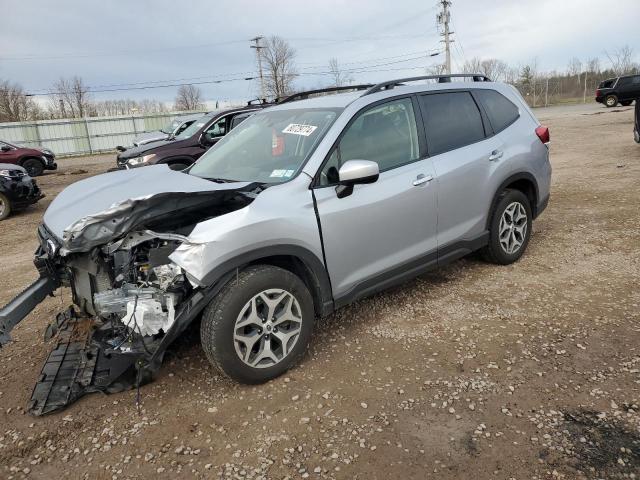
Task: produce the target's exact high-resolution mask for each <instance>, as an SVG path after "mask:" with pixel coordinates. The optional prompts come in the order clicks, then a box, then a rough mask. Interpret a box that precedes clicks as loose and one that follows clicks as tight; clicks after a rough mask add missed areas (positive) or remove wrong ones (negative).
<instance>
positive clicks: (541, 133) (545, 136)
mask: <svg viewBox="0 0 640 480" xmlns="http://www.w3.org/2000/svg"><path fill="white" fill-rule="evenodd" d="M536 135H537V136H538V138H539V139H540V141H541V142H542V143H544V144H545V145H547V144H548V143H549V141H550V140H551V135H550V134H549V128H548V127H543V126H542V125H540V126H539V127H538V128H536Z"/></svg>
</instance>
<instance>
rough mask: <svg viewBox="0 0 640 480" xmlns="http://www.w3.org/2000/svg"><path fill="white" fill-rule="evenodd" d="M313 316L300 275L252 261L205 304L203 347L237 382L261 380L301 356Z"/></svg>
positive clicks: (285, 369) (309, 332)
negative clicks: (251, 264)
mask: <svg viewBox="0 0 640 480" xmlns="http://www.w3.org/2000/svg"><path fill="white" fill-rule="evenodd" d="M314 317H315V313H314V308H313V299H312V297H311V294H310V293H309V290H308V289H307V287H306V285H305V284H304V282H302V280H301V279H300V278H299V277H297V276H296V275H294V274H293V273H291V272H289V271H288V270H284V269H282V268H279V267H274V266H271V265H256V266H252V267H249V268H247V269H246V270H243V271H241V272H240V273H239V274H238V275H237V277H236V278H233V279H232V280H231V281H229V283H228V284H227V285H225V286H224V287H223V289H222V290H221V291H220V293H219V294H218V295H217V296H216V298H215V299H214V300H213V301H212V302H211V303H210V304H209V305H208V306H207V308H206V309H205V311H204V314H203V316H202V323H201V327H200V338H201V341H202V347H203V349H204V351H205V353H206V355H207V358H208V359H209V361H210V362H211V363H212V364H213V365H214V366H215V367H217V368H218V369H219V370H220V371H222V372H223V373H224V374H225V375H227V376H229V377H231V378H232V379H234V380H236V381H238V382H241V383H251V384H254V383H263V382H266V381H268V380H270V379H272V378H275V377H277V376H279V375H281V374H282V373H284V372H285V371H287V370H288V369H289V368H291V367H292V366H294V365H295V364H296V363H297V362H298V361H299V360H300V358H301V357H302V355H303V354H304V352H305V350H306V348H307V345H308V344H309V340H310V339H311V334H312V331H313V323H314V320H315V318H314Z"/></svg>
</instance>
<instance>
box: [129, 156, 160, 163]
mask: <svg viewBox="0 0 640 480" xmlns="http://www.w3.org/2000/svg"><path fill="white" fill-rule="evenodd" d="M155 156H156V155H155V153H151V154H149V155H143V156H142V157H134V158H130V159H129V160H127V163H128V164H129V165H140V164H142V163H147V162H149V161H151V160H153V159H154V158H155Z"/></svg>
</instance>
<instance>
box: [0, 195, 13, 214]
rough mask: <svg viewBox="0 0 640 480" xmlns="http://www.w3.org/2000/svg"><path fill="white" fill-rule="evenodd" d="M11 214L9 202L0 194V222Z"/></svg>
mask: <svg viewBox="0 0 640 480" xmlns="http://www.w3.org/2000/svg"><path fill="white" fill-rule="evenodd" d="M10 213H11V202H10V201H9V199H8V198H7V196H6V195H3V194H2V193H0V220H4V219H5V218H7V217H8V216H9V214H10Z"/></svg>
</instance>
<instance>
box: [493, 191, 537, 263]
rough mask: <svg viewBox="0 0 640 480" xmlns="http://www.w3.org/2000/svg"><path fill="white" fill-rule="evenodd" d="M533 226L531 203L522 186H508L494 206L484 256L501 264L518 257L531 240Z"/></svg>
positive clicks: (511, 261)
mask: <svg viewBox="0 0 640 480" xmlns="http://www.w3.org/2000/svg"><path fill="white" fill-rule="evenodd" d="M531 227H532V215H531V205H530V204H529V199H528V198H527V196H526V195H525V194H524V193H522V192H521V191H520V190H511V189H507V190H505V191H504V192H502V194H501V195H500V197H499V198H498V201H497V204H496V206H495V208H494V210H493V213H492V216H491V223H490V227H489V244H488V245H487V246H486V247H485V248H484V249H483V251H482V253H483V256H484V257H485V259H486V260H488V261H489V262H491V263H497V264H500V265H508V264H510V263H513V262H515V261H517V260H518V259H519V258H520V257H521V256H522V254H523V253H524V251H525V249H526V248H527V245H528V244H529V238H530V237H531Z"/></svg>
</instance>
